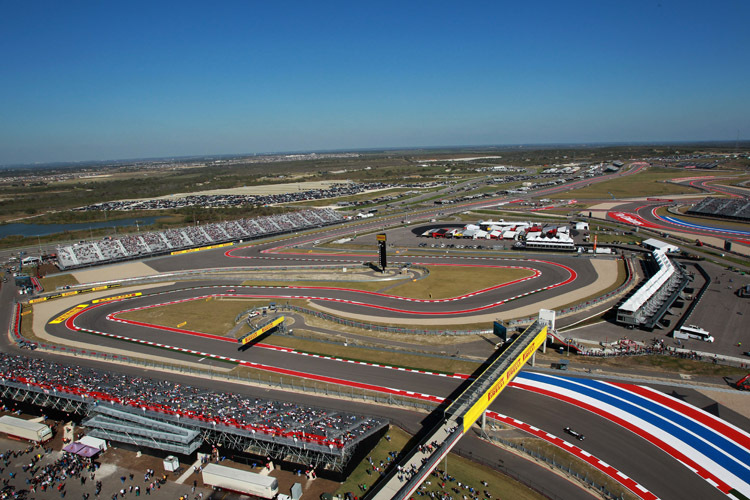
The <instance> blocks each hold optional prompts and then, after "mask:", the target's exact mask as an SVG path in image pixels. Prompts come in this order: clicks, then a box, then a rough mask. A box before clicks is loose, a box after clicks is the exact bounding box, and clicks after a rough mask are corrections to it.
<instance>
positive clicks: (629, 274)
mask: <svg viewBox="0 0 750 500" xmlns="http://www.w3.org/2000/svg"><path fill="white" fill-rule="evenodd" d="M623 260H624V261H625V275H626V277H625V281H624V282H623V284H622V285H620V286H618V287H617V288H615V289H614V290H612V291H610V292H607V293H605V294H604V295H601V296H599V297H596V298H594V299H591V300H587V301H586V302H581V303H580V304H576V305H574V306H571V307H566V308H565V309H560V310H559V311H556V315H557V316H558V317H559V316H564V315H566V314H572V313H576V312H578V311H583V310H585V309H588V308H590V307H591V306H595V305H597V304H601V303H602V302H606V301H608V300H610V299H611V298H613V297H617V296H618V295H620V294H622V293H623V292H624V291H626V290H627V289H628V288H629V287H630V286H631V284H632V282H633V279H634V277H635V273H634V271H633V263H632V259H630V258H627V257H625V258H623ZM536 319H537V317H536V316H529V317H527V318H519V319H513V320H510V321H508V326H521V325H528V324H531V323H533V322H534V321H535V320H536Z"/></svg>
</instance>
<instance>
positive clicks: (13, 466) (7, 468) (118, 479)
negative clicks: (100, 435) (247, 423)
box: [0, 416, 339, 500]
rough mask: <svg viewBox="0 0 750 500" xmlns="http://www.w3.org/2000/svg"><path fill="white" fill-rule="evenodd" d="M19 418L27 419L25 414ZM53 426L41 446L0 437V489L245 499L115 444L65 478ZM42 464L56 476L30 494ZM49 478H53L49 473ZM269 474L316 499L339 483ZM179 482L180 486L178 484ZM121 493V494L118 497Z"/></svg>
mask: <svg viewBox="0 0 750 500" xmlns="http://www.w3.org/2000/svg"><path fill="white" fill-rule="evenodd" d="M25 418H29V416H26V417H25ZM45 423H47V424H48V425H50V426H52V425H54V424H55V423H54V422H53V421H51V420H48V421H47V422H45ZM56 424H57V427H58V432H57V433H56V434H55V437H54V438H53V439H52V440H51V441H48V442H47V443H45V445H44V447H40V446H36V445H33V444H30V443H27V442H25V441H18V440H15V439H9V438H6V437H4V436H3V437H0V453H2V454H3V457H2V459H0V477H1V478H2V480H3V485H2V487H8V486H10V487H12V488H13V489H14V490H15V491H16V492H19V491H22V490H25V491H26V496H25V498H27V499H29V500H31V499H59V498H65V499H76V500H77V499H88V500H97V499H102V500H108V499H112V500H114V499H115V497H116V498H117V499H119V500H123V499H128V498H131V499H132V498H135V497H141V498H144V497H145V498H148V497H150V498H153V499H155V500H159V499H161V500H179V499H180V497H183V499H184V500H208V499H213V500H239V499H246V498H248V497H247V496H241V495H238V494H235V493H227V492H224V491H214V490H213V489H212V488H211V487H210V486H205V485H204V484H203V481H202V478H201V474H200V473H190V474H188V475H187V477H184V476H183V474H185V473H186V472H188V471H190V470H193V464H192V463H180V468H179V469H178V471H176V472H169V471H165V470H164V465H163V461H162V460H163V458H164V457H166V456H167V455H168V453H167V452H163V453H162V454H159V455H158V456H157V455H155V454H154V453H158V452H155V451H154V450H150V451H146V450H144V451H143V452H142V453H141V455H140V456H138V453H137V451H136V450H135V449H131V448H129V447H121V446H120V445H115V446H114V447H113V446H110V448H109V449H107V450H106V451H105V452H103V453H101V454H100V455H99V456H98V457H96V458H95V459H94V461H93V462H94V463H95V464H96V465H95V467H96V469H95V470H93V471H89V470H86V471H84V472H82V473H81V474H74V475H70V474H69V473H68V472H66V466H65V465H63V464H64V463H65V464H67V462H63V461H62V460H63V459H64V457H65V456H67V455H68V454H67V453H64V452H62V451H61V450H62V448H63V446H64V445H63V432H62V428H63V422H57V423H56ZM78 429H80V428H78ZM38 454H41V455H42V457H41V459H39V460H34V457H35V456H36V455H38ZM32 460H34V463H33V466H32V467H31V468H28V465H30V464H31V463H32ZM221 464H222V465H225V466H227V467H233V468H238V469H244V470H254V471H255V472H259V469H258V468H256V469H252V467H251V466H249V465H245V464H242V463H235V462H232V461H230V460H223V461H222V462H221ZM47 466H50V467H51V468H55V470H56V471H57V475H56V476H57V477H56V478H55V480H54V481H52V482H51V483H52V484H51V485H50V486H47V487H45V488H44V490H43V489H42V487H41V486H35V487H34V491H33V492H32V491H31V488H32V486H33V485H32V484H31V478H32V477H34V475H37V476H41V473H40V471H42V470H43V469H44V468H45V467H47ZM56 466H57V467H56ZM24 469H26V470H24ZM148 470H153V471H154V474H153V475H152V476H149V478H148V479H146V477H145V474H146V472H147V471H148ZM63 473H64V479H63ZM11 474H12V475H13V476H12V477H11ZM52 474H53V475H54V473H52ZM92 474H93V480H92ZM270 475H271V476H273V477H275V478H277V479H278V481H279V493H287V494H288V493H289V491H290V489H291V487H292V485H293V484H294V483H300V484H302V488H303V492H304V497H305V498H320V494H321V493H324V492H329V493H330V492H333V491H336V489H337V488H338V485H339V483H337V482H335V481H329V480H326V479H321V478H318V479H315V480H312V481H311V480H307V479H306V478H305V476H304V474H302V475H297V474H296V473H295V472H293V471H287V470H281V469H278V468H277V469H275V470H274V471H273V472H272V473H271V474H270ZM44 477H50V474H49V473H48V474H46V475H44ZM82 479H83V480H82ZM180 480H182V482H178V481H180ZM99 481H101V490H100V492H99V495H96V491H97V482H99ZM152 485H153V488H152ZM123 490H124V492H125V494H124V495H123V494H122V493H121V491H123ZM147 490H148V491H147Z"/></svg>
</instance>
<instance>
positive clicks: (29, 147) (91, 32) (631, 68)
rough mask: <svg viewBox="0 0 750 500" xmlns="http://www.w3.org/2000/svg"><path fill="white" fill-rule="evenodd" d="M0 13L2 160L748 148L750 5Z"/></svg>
mask: <svg viewBox="0 0 750 500" xmlns="http://www.w3.org/2000/svg"><path fill="white" fill-rule="evenodd" d="M462 3H463V2H462ZM217 4H218V5H217ZM271 4H273V5H271ZM0 6H1V7H2V15H1V16H0V51H1V53H2V54H3V58H2V59H3V60H2V63H1V64H0V105H1V107H0V164H13V163H32V162H52V161H76V160H81V161H83V160H99V159H101V160H103V159H117V158H135V157H153V156H178V155H179V156H182V155H201V154H222V153H226V154H229V153H258V152H271V151H292V150H319V149H357V148H378V147H409V146H441V145H469V144H476V145H487V144H516V143H547V142H575V143H592V142H630V141H684V140H716V139H726V140H734V139H735V138H736V137H737V134H738V133H739V136H740V138H743V139H749V138H750V95H749V94H750V90H749V89H750V64H748V63H749V62H750V57H749V56H748V54H750V30H748V28H747V25H748V22H749V21H750V3H748V2H747V1H745V0H721V1H718V2H705V1H696V2H692V1H680V2H678V1H661V2H657V1H653V2H652V1H633V2H624V1H618V2H615V1H604V2H602V1H593V0H592V1H590V2H575V1H571V2H551V1H550V2H547V1H537V2H534V1H529V2H497V1H496V2H471V3H469V5H460V6H459V5H458V2H439V1H429V2H417V1H414V2H403V1H402V2H387V1H381V2H351V1H349V2H343V1H342V2H261V1H255V2H251V1H246V2H228V1H227V2H190V1H183V2H173V3H166V2H163V3H162V2H137V1H128V2H118V3H115V2H93V1H92V2H76V1H71V2H59V1H53V2H44V1H39V2H13V1H10V0H6V1H3V2H0Z"/></svg>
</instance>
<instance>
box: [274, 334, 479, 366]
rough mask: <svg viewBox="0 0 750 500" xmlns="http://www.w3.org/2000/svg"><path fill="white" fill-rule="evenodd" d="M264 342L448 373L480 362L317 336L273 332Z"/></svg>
mask: <svg viewBox="0 0 750 500" xmlns="http://www.w3.org/2000/svg"><path fill="white" fill-rule="evenodd" d="M295 333H296V334H298V335H299V334H301V333H306V332H305V331H304V330H297V329H295ZM342 337H343V339H342ZM338 340H346V336H345V335H341V336H339V337H338ZM263 342H264V343H265V344H271V345H276V346H280V347H289V348H292V349H294V350H296V351H301V352H307V353H310V354H319V355H323V356H332V357H335V358H344V359H351V360H354V361H364V362H367V363H379V364H387V365H389V366H397V367H401V368H412V369H417V370H429V371H433V372H441V373H447V374H454V373H472V372H473V371H474V370H476V369H477V367H478V366H479V363H472V362H468V361H461V360H457V359H435V358H432V357H430V358H426V357H423V356H415V355H413V354H410V353H409V352H403V353H402V352H387V353H385V352H382V351H377V350H373V349H364V348H360V347H355V346H352V345H347V346H343V345H341V344H331V343H322V342H315V341H314V340H305V339H300V338H296V337H288V336H282V335H271V336H269V337H266V338H264V339H263Z"/></svg>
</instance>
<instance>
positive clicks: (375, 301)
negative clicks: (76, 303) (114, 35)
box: [47, 235, 723, 498]
mask: <svg viewBox="0 0 750 500" xmlns="http://www.w3.org/2000/svg"><path fill="white" fill-rule="evenodd" d="M316 237H317V235H316ZM274 246H276V247H278V243H276V244H274V245H270V244H268V245H255V246H253V247H249V248H243V249H239V251H238V250H235V251H234V252H231V254H230V255H224V253H222V252H213V253H209V252H204V253H199V254H192V255H190V254H188V255H187V256H180V257H177V258H170V259H158V260H155V261H151V262H149V264H151V265H152V266H153V267H155V268H157V269H159V268H160V270H164V266H163V265H164V264H167V263H168V264H169V265H170V266H174V265H175V261H177V260H180V261H181V262H180V264H181V267H183V268H196V267H227V266H230V267H234V266H237V264H236V263H235V262H236V261H237V260H238V257H237V256H235V254H237V255H238V256H239V258H242V259H244V261H243V264H244V262H247V261H248V260H251V261H252V265H253V266H258V267H261V268H262V267H264V265H266V266H267V265H273V266H277V265H280V263H283V265H298V266H299V265H305V263H307V264H308V265H309V264H310V260H309V259H314V260H312V262H313V263H315V262H318V260H317V259H321V258H323V259H328V258H333V259H339V261H340V260H341V259H343V261H344V262H347V263H350V262H361V258H362V256H361V255H340V254H337V255H335V256H330V255H326V256H323V257H321V256H320V255H316V256H308V257H304V256H303V257H300V256H299V255H285V254H271V252H270V249H271V248H273V247H274ZM306 255H307V254H306ZM248 258H249V259H248ZM196 259H197V260H196ZM302 259H304V260H302ZM407 260H408V261H410V262H414V261H415V259H414V258H408V259H407ZM555 260H556V261H559V259H555ZM568 260H569V261H570V262H568V264H570V266H568V265H563V267H561V266H560V265H559V262H555V263H551V262H534V263H530V262H524V263H523V264H524V267H533V268H535V269H537V270H539V271H540V275H539V276H538V277H537V278H535V279H532V280H529V281H527V282H524V283H519V284H514V285H509V287H508V288H501V289H495V290H489V291H487V292H485V293H483V294H479V295H473V296H470V297H464V298H461V299H459V300H456V301H451V302H450V303H449V305H450V306H455V309H452V314H453V315H459V316H460V315H467V314H470V313H469V312H464V311H467V310H470V309H477V308H481V307H484V306H486V305H487V304H488V303H490V304H494V303H496V302H500V301H501V300H502V297H507V296H509V294H511V293H514V292H517V291H519V290H527V291H528V290H529V287H530V286H533V288H534V289H542V288H545V287H547V286H553V285H556V284H558V285H559V290H555V289H552V290H544V291H540V292H538V295H536V296H530V297H525V298H522V299H518V300H519V301H524V300H527V301H529V303H532V302H538V301H539V300H543V298H544V295H543V294H545V293H549V294H553V293H560V292H562V291H564V287H574V286H577V285H578V284H579V280H583V281H584V282H586V283H588V282H591V281H592V280H594V279H595V273H593V270H591V269H588V270H587V269H586V265H587V264H588V261H586V260H584V259H577V258H570V259H568ZM326 261H327V260H326ZM431 262H435V263H446V264H448V263H455V262H456V259H452V258H450V257H439V258H435V259H434V261H431ZM458 262H461V263H466V262H476V263H481V264H483V265H488V263H489V265H508V261H507V260H506V259H494V258H486V259H485V258H483V259H482V260H478V259H467V258H463V259H460V260H458ZM199 263H200V264H203V265H202V266H199V265H196V264H199ZM295 263H296V264H295ZM516 264H518V262H516ZM589 266H590V264H589ZM574 267H575V270H574V269H573V268H574ZM176 269H179V267H173V268H172V270H176ZM571 278H574V279H571ZM537 280H538V281H537ZM532 282H533V284H532ZM510 287H519V288H518V290H512V289H511V288H510ZM230 289H232V290H235V292H229V290H230ZM303 291H304V292H306V293H309V292H311V291H310V290H303ZM313 291H314V292H315V293H316V294H319V295H320V296H321V297H322V298H321V299H320V300H322V301H323V299H327V300H325V301H324V302H325V303H326V304H329V301H330V300H329V299H336V300H347V301H348V302H335V304H336V305H337V306H339V307H340V308H341V309H342V311H359V310H362V309H363V308H364V309H371V308H372V306H373V305H375V306H380V307H389V308H390V309H401V310H405V309H404V307H405V306H404V304H402V302H403V301H401V300H400V299H397V298H393V297H386V296H377V295H375V296H373V295H371V294H365V295H366V297H362V298H361V300H357V301H353V300H352V298H353V295H352V294H353V292H351V291H346V290H330V289H323V290H321V289H314V290H313ZM299 292H300V290H295V291H294V293H295V294H300V293H299ZM284 293H289V290H288V289H286V288H278V287H277V288H270V289H269V288H255V287H240V286H237V285H227V284H226V283H213V284H212V283H201V284H200V285H199V286H196V287H190V288H189V289H188V288H186V285H184V284H182V285H173V286H166V287H162V288H157V289H151V290H149V291H148V292H147V294H145V295H143V296H140V297H136V298H132V299H126V300H122V301H115V302H103V303H101V304H97V305H96V306H95V307H91V308H87V309H85V310H84V311H85V312H84V313H82V314H80V315H79V316H78V317H76V318H75V319H73V320H71V321H73V322H74V325H75V326H76V327H78V328H84V329H89V330H95V331H100V332H106V333H109V334H112V335H122V336H125V337H129V338H132V339H137V340H139V341H143V342H154V343H160V344H165V345H170V346H175V347H179V348H181V349H189V350H195V351H200V352H206V353H211V354H213V355H216V356H224V357H228V358H233V359H239V360H242V361H243V362H247V363H258V364H260V365H263V366H267V367H274V368H288V367H290V366H293V367H294V370H295V372H301V373H303V374H307V375H308V376H310V377H311V378H315V377H333V378H336V379H341V380H344V381H347V382H349V383H353V384H370V385H377V386H380V387H384V388H396V389H398V390H400V391H408V392H413V393H416V394H422V395H431V396H435V397H438V398H446V397H449V396H450V395H451V394H452V393H454V391H456V389H458V387H459V386H460V385H461V384H462V383H463V382H464V381H463V379H461V378H451V377H445V376H442V377H439V376H437V375H431V374H427V373H416V372H404V371H397V370H393V369H387V368H382V367H378V366H370V365H366V364H357V365H355V366H353V365H352V364H350V363H346V362H342V361H336V360H331V359H323V358H316V357H311V356H303V355H300V354H295V353H289V352H286V351H285V350H278V349H272V348H266V347H264V346H263V345H262V344H256V345H254V346H253V347H252V348H250V349H248V350H245V351H239V350H238V346H237V344H236V343H235V342H228V341H226V339H221V338H209V337H206V336H201V335H195V334H191V333H190V332H185V331H169V330H164V329H161V328H153V327H150V326H147V325H136V324H132V323H121V322H118V321H115V319H116V314H117V313H118V312H120V311H123V310H125V309H130V308H135V307H150V306H153V305H157V304H162V303H165V302H170V301H177V300H186V299H187V300H190V299H194V298H195V297H208V296H213V295H217V294H218V295H246V296H250V297H253V296H255V297H257V296H265V297H269V298H274V299H275V300H277V301H278V300H281V299H280V297H283V295H282V294H284ZM113 295H116V294H113ZM323 296H324V297H323ZM82 298H83V297H82ZM351 302H363V303H362V304H360V303H351ZM364 302H367V305H365V304H364ZM512 304H513V306H516V305H520V304H521V302H515V301H514V302H513V303H512ZM406 307H408V308H409V310H408V311H407V310H405V312H394V311H390V310H389V311H388V314H396V315H398V314H404V315H410V314H411V313H412V312H413V311H418V312H421V313H424V314H425V315H428V316H429V315H432V314H435V313H442V312H444V309H445V307H446V304H445V303H442V302H434V301H432V302H431V301H427V302H414V301H408V304H407V305H406ZM493 307H495V308H500V307H506V306H505V305H500V306H493ZM68 324H70V322H68ZM47 328H48V331H49V332H50V333H52V334H53V335H55V336H59V337H63V338H66V339H69V340H75V341H83V342H87V343H91V344H92V345H98V346H108V347H112V348H117V349H122V348H123V343H122V342H123V341H122V340H120V339H116V338H112V337H102V336H99V335H97V336H94V335H92V334H91V333H83V332H80V331H73V330H71V329H70V328H68V327H67V326H66V325H65V324H58V325H48V327H47ZM175 330H176V329H175ZM127 349H128V350H134V351H136V352H144V353H149V352H150V353H152V354H153V353H154V348H153V347H149V346H148V345H144V344H129V345H128V346H127ZM491 349H492V348H491V347H490V346H489V345H488V352H487V355H488V356H489V354H490V353H491ZM157 352H158V353H159V354H160V355H165V354H164V353H165V351H163V350H161V349H160V350H159V351H157ZM169 358H170V359H174V360H182V361H192V362H195V357H194V356H191V355H188V354H184V353H175V352H170V353H169ZM207 361H208V362H209V363H217V361H210V360H207ZM318 404H320V403H318ZM509 408H510V409H509ZM492 409H493V410H494V411H498V412H501V413H504V414H509V415H512V416H513V417H514V418H517V419H519V420H522V421H524V422H527V423H529V424H531V425H533V426H536V427H538V428H540V429H547V430H548V432H550V433H553V434H561V429H562V428H563V427H565V426H568V425H570V426H572V427H574V428H576V429H579V430H582V431H584V432H585V433H586V435H587V442H586V443H585V448H586V450H587V451H588V452H589V453H592V454H594V455H596V456H598V457H600V458H601V459H602V460H605V461H606V462H608V463H612V464H616V466H617V468H618V469H620V470H621V471H622V472H623V473H625V474H626V475H627V476H630V477H633V478H636V479H637V480H638V481H639V482H640V483H641V484H643V485H644V486H645V487H646V488H647V489H649V490H650V491H651V492H653V493H654V494H655V495H657V496H658V497H660V498H677V497H678V495H679V496H685V495H686V494H688V492H689V493H690V494H694V493H695V492H701V495H700V498H714V497H716V498H718V496H717V495H720V494H721V493H720V492H719V491H718V490H716V489H715V488H713V487H711V486H710V485H709V484H708V483H706V482H705V481H704V480H702V479H701V478H699V477H698V476H697V475H695V474H693V473H692V472H691V471H690V470H688V469H686V468H684V467H682V466H680V465H677V464H676V463H675V462H674V461H673V460H670V459H667V457H668V455H666V454H665V453H664V452H662V451H660V450H659V449H658V448H657V447H656V446H654V445H652V444H650V443H648V442H646V441H644V440H642V439H638V438H636V439H634V438H633V436H632V434H631V433H630V432H628V431H626V430H623V429H622V428H621V427H620V426H617V425H615V424H610V423H608V422H607V421H606V420H603V419H602V418H601V417H600V416H597V415H594V414H592V413H591V412H588V411H585V410H582V409H579V408H577V407H576V406H575V405H571V404H562V403H559V402H557V401H554V400H551V399H549V398H546V397H540V396H539V395H536V394H533V393H531V392H528V391H520V390H517V389H509V390H508V391H507V392H506V393H504V394H503V397H501V398H499V399H498V402H496V403H495V404H494V405H493V407H492ZM370 413H371V412H370ZM485 453H489V454H492V452H491V451H489V450H487V451H485ZM478 456H479V455H478ZM666 477H669V478H670V480H669V481H665V480H664V478H666ZM560 491H563V490H560ZM581 493H582V492H581V491H577V492H576V493H575V494H574V495H573V496H563V498H577V497H580V495H581ZM722 496H723V495H722ZM693 498H695V497H693Z"/></svg>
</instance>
